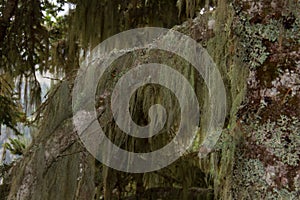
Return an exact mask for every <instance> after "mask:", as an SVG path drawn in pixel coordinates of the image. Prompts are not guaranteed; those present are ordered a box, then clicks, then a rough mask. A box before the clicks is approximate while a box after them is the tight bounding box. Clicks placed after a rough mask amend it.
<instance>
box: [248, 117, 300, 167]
mask: <svg viewBox="0 0 300 200" xmlns="http://www.w3.org/2000/svg"><path fill="white" fill-rule="evenodd" d="M254 126H255V130H254V132H253V136H254V138H255V142H256V144H257V145H264V146H265V147H266V148H267V149H268V150H269V151H270V152H271V153H273V154H274V155H275V156H276V157H278V158H279V159H280V160H281V161H282V162H283V163H284V164H288V165H291V166H297V165H298V164H299V162H300V122H299V119H297V118H296V117H292V118H288V117H286V116H281V118H280V119H278V120H277V121H276V122H271V121H270V120H269V121H268V122H267V123H265V124H263V125H258V124H257V123H256V124H255V125H254Z"/></svg>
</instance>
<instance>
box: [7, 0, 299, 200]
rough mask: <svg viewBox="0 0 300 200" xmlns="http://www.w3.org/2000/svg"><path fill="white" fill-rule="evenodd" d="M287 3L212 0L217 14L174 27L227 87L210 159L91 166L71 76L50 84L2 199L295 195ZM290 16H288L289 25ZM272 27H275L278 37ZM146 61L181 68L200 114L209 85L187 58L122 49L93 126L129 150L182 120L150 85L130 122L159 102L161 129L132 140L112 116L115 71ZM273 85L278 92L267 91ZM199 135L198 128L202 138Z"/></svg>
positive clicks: (293, 49) (295, 40)
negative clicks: (39, 119) (76, 121)
mask: <svg viewBox="0 0 300 200" xmlns="http://www.w3.org/2000/svg"><path fill="white" fill-rule="evenodd" d="M288 2H289V6H290V7H288V6H287V7H286V8H285V9H283V7H284V3H283V2H282V1H272V3H273V4H272V5H273V6H272V8H269V7H268V5H267V4H268V3H264V2H260V3H259V4H255V3H254V2H252V1H247V2H244V1H243V2H242V3H239V2H228V1H226V0H219V1H218V2H217V7H216V9H215V10H214V11H212V12H208V13H206V14H204V15H199V16H198V17H196V18H195V19H193V20H188V21H186V22H185V23H183V24H182V25H180V26H176V27H174V29H176V30H178V31H180V32H182V33H184V34H187V35H189V36H191V37H192V38H194V39H195V40H196V41H198V42H199V43H201V44H202V45H203V46H204V47H206V48H207V50H208V52H209V54H210V55H211V56H212V58H213V60H214V62H215V63H216V64H217V66H218V68H219V70H220V72H221V75H222V78H223V80H224V83H225V86H226V91H227V106H228V112H227V119H226V122H225V126H224V130H223V133H222V136H221V138H220V141H219V143H218V144H217V146H216V148H215V150H214V151H213V152H212V153H211V154H209V156H208V157H206V158H202V159H200V160H199V158H198V157H197V154H198V152H197V151H198V149H196V150H195V149H194V150H195V151H191V152H189V153H187V154H186V155H185V156H183V157H182V158H180V159H179V160H178V161H176V162H174V163H173V164H172V165H170V166H168V167H166V168H164V169H161V170H159V171H156V172H151V173H145V174H129V173H123V172H118V171H116V170H113V169H110V168H108V167H105V166H102V165H101V164H99V163H96V162H95V161H94V159H93V158H92V157H91V156H90V155H89V154H88V153H87V152H86V151H85V150H84V147H83V146H81V144H80V142H79V141H78V138H77V136H76V133H75V132H74V130H73V125H72V124H71V117H72V113H71V99H70V90H71V89H72V82H69V83H67V82H63V83H61V84H60V85H59V86H58V89H57V90H56V89H54V90H53V91H54V93H55V94H53V96H52V98H50V99H49V101H48V105H47V109H46V111H45V116H44V119H43V123H42V127H41V128H40V131H39V134H38V136H37V137H36V138H35V140H34V141H33V144H32V146H31V147H30V148H29V149H28V151H27V153H26V154H25V155H24V158H22V159H21V160H20V161H18V162H17V163H16V165H15V166H14V167H13V171H12V184H11V190H10V195H9V199H93V198H94V197H95V198H96V199H99V198H102V197H104V198H105V199H123V198H124V199H134V198H137V199H156V198H160V199H170V198H171V197H172V199H176V198H177V199H212V198H214V199H254V198H256V199H280V198H285V197H289V198H291V199H293V198H294V199H296V198H297V196H299V187H300V186H299V185H300V183H299V182H300V181H299V177H300V175H299V172H300V169H299V150H298V149H299V141H300V140H299V130H300V128H299V120H298V118H297V117H299V109H297V108H299V102H300V101H299V99H300V96H299V92H298V91H299V80H300V78H299V76H300V71H299V63H300V62H299V27H300V26H299V10H296V11H295V10H293V9H292V7H293V6H294V7H296V8H297V9H298V7H297V6H299V5H297V3H295V2H294V1H288ZM274 3H275V5H274ZM257 6H258V7H257ZM282 9H283V10H282ZM290 15H292V16H294V17H295V20H294V21H293V20H292V21H293V22H290V21H288V22H286V21H285V20H287V19H288V18H287V16H290ZM273 16H274V17H273ZM273 18H274V19H273ZM274 20H275V21H274ZM276 20H277V21H276ZM270 21H272V22H270ZM272 23H274V24H277V25H278V26H279V25H280V24H281V28H280V29H279V30H281V31H279V33H277V30H274V29H275V28H276V27H277V26H275V25H274V24H272ZM290 32H292V34H290ZM245 33H246V34H245ZM251 34H252V35H251ZM282 41H285V43H283V42H282ZM249 42H250V44H252V43H253V44H254V46H251V45H250V44H249ZM259 45H262V46H259ZM251 48H252V49H251ZM251 52H252V53H251ZM266 52H268V53H266ZM255 53H257V55H256V54H255ZM266 55H267V57H265V56H266ZM166 57H168V58H169V59H167V60H166V59H164V58H166ZM152 61H155V62H160V63H163V64H166V65H169V66H172V67H173V68H174V69H176V70H178V71H179V72H180V73H181V74H183V75H184V76H185V77H186V78H187V79H188V81H189V82H190V84H191V85H192V86H193V88H194V89H195V93H196V94H197V97H198V99H199V101H200V109H201V111H202V112H203V113H206V112H207V110H206V105H207V97H208V94H207V89H206V87H205V84H204V82H203V80H202V79H201V78H199V76H197V74H196V73H195V70H194V69H193V68H192V67H191V66H190V64H189V63H187V62H185V61H183V60H182V59H180V58H178V57H176V56H174V55H172V54H170V53H169V52H162V51H146V50H139V51H135V52H133V53H128V54H126V55H125V56H123V57H122V58H120V59H119V60H117V61H116V62H114V63H113V65H112V66H111V67H110V69H109V70H107V72H105V75H104V77H105V78H104V79H101V81H100V82H99V84H98V89H97V95H96V100H97V105H96V107H97V108H100V107H101V110H105V112H104V113H103V114H102V115H101V117H100V118H99V122H100V124H101V125H102V126H103V129H104V130H105V132H106V134H107V136H108V137H109V138H110V139H111V140H112V141H113V142H114V143H115V144H118V145H119V146H121V147H122V148H124V149H127V150H131V151H139V150H143V151H150V150H153V149H157V148H160V147H161V146H163V145H164V144H165V143H167V142H168V141H169V140H170V138H171V137H172V135H173V134H174V132H175V131H176V128H177V127H176V123H178V122H179V121H180V117H179V112H180V109H175V110H174V109H171V108H172V107H178V106H177V105H178V102H177V101H176V98H175V97H174V95H172V93H171V92H170V91H168V90H166V89H164V88H161V87H157V86H153V85H147V86H145V87H142V88H140V89H139V90H138V91H137V92H136V93H135V94H134V95H133V97H132V99H131V101H130V111H131V114H132V118H133V120H134V121H135V122H136V123H138V124H141V125H144V124H147V123H148V116H147V113H148V109H149V107H150V106H151V105H153V104H154V103H160V104H162V105H164V106H165V107H166V108H167V111H170V112H171V114H170V117H169V119H168V121H167V125H166V127H165V128H164V129H163V131H162V133H164V134H162V135H160V136H157V137H153V138H152V139H147V140H143V139H135V138H133V137H130V136H128V135H125V134H124V133H122V132H121V130H120V129H118V127H117V125H116V124H115V122H114V121H113V117H112V114H111V111H110V101H109V97H110V94H111V92H112V89H113V87H114V85H115V84H116V81H117V80H118V79H119V78H120V77H119V76H118V75H120V76H121V75H122V74H123V73H124V72H126V71H128V70H129V69H130V68H133V67H135V66H137V65H138V64H139V63H143V62H149V63H151V62H152ZM286 70H288V71H286ZM292 74H293V75H292ZM291 77H293V79H291ZM274 88H275V90H276V91H277V92H275V93H272V91H274ZM279 108H281V109H282V110H279ZM281 115H285V116H286V118H282V116H281ZM297 120H298V121H297ZM255 121H258V122H255ZM201 123H205V119H204V118H202V119H201ZM270 127H272V128H270ZM204 136H205V133H204V132H201V131H199V133H198V137H199V138H200V140H201V138H203V137H204ZM276 141H277V143H276ZM194 146H195V147H196V148H197V147H198V145H197V144H195V145H194Z"/></svg>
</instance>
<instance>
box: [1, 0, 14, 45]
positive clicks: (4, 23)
mask: <svg viewBox="0 0 300 200" xmlns="http://www.w3.org/2000/svg"><path fill="white" fill-rule="evenodd" d="M17 5H18V0H8V1H7V3H6V5H5V6H4V8H3V13H2V16H1V17H0V44H2V43H3V41H4V37H5V34H6V30H7V28H8V26H9V22H10V19H11V17H12V16H13V15H14V12H15V9H16V7H17Z"/></svg>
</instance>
